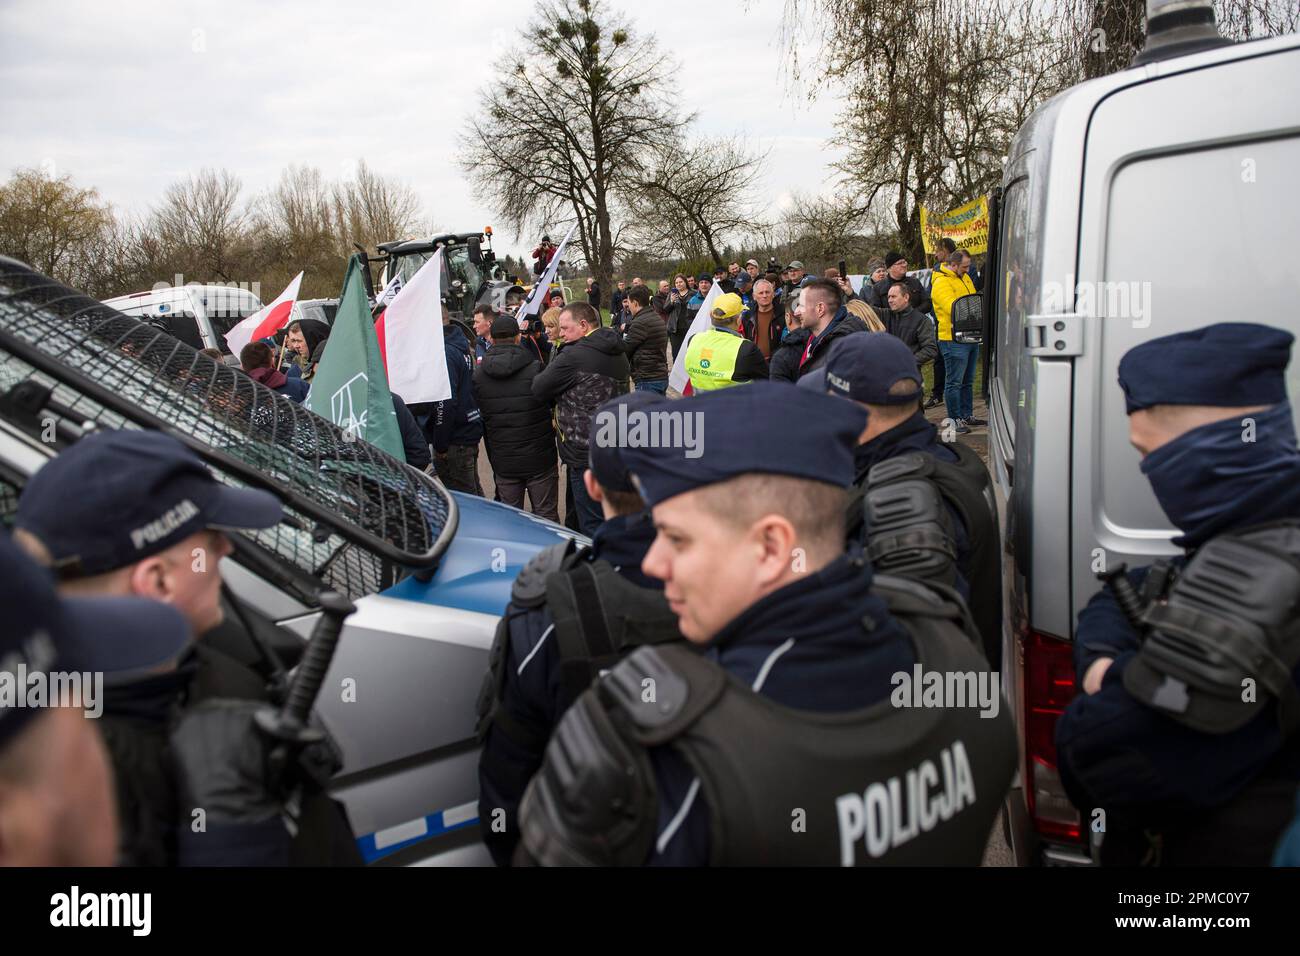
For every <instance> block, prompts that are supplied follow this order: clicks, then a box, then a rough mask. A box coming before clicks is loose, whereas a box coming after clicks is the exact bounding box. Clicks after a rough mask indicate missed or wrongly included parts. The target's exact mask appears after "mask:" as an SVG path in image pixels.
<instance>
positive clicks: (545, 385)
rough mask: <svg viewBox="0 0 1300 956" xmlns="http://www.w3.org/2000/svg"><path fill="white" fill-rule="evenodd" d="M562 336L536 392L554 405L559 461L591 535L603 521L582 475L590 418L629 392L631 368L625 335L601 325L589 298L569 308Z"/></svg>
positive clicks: (584, 529)
mask: <svg viewBox="0 0 1300 956" xmlns="http://www.w3.org/2000/svg"><path fill="white" fill-rule="evenodd" d="M560 336H561V337H562V338H563V339H564V343H565V344H564V348H562V349H561V350H560V352H559V354H558V355H557V356H556V357H555V358H553V359H552V360H551V364H550V365H548V366H546V368H545V369H543V370H542V372H541V373H540V374H539V375H538V376H537V377H536V378H534V379H533V386H532V388H533V395H534V396H535V397H536V398H538V399H541V400H542V401H544V402H553V403H554V405H555V424H556V426H557V430H558V432H559V437H560V460H561V461H562V462H564V464H565V465H566V466H568V471H569V477H568V481H569V487H570V488H571V489H572V490H573V501H574V506H575V508H576V509H577V512H578V527H579V530H581V531H582V533H583V534H586V535H591V534H595V533H596V529H597V528H599V527H600V524H601V522H602V521H603V520H604V514H603V513H602V512H601V510H600V506H599V505H598V504H596V502H595V501H593V500H592V498H591V495H590V494H588V493H587V488H586V485H585V484H584V483H583V480H582V473H583V472H584V471H585V470H586V468H587V439H588V432H589V431H590V430H591V417H592V416H593V415H594V414H595V413H596V409H598V408H599V407H600V406H601V405H602V404H604V403H605V402H607V401H609V399H611V398H613V397H614V396H615V395H621V394H623V393H624V392H626V391H628V384H629V380H630V379H631V377H632V372H631V368H630V367H629V366H628V362H627V356H626V355H625V354H623V340H622V339H621V338H620V337H619V335H618V333H617V332H615V331H614V330H613V329H607V328H604V327H602V326H601V324H600V313H599V312H597V311H596V310H595V309H593V308H592V307H591V306H590V305H588V304H587V303H586V302H574V303H572V304H571V305H567V306H565V307H564V311H563V312H561V313H560Z"/></svg>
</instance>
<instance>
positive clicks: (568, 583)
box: [479, 392, 681, 866]
mask: <svg viewBox="0 0 1300 956" xmlns="http://www.w3.org/2000/svg"><path fill="white" fill-rule="evenodd" d="M661 401H662V399H660V397H659V396H657V395H655V394H654V393H652V392H630V393H628V394H626V395H620V396H618V397H616V398H613V399H611V400H610V401H608V402H606V403H605V404H604V405H602V406H601V407H600V408H599V409H598V410H597V412H596V414H595V415H593V416H592V428H591V440H590V442H589V449H590V451H589V456H590V464H591V471H592V474H593V476H594V477H595V479H596V481H598V482H599V483H600V485H601V486H602V487H603V488H604V489H606V490H609V491H616V492H624V493H635V489H634V488H633V486H632V484H631V480H630V477H629V475H628V473H627V466H626V465H625V464H624V462H623V459H622V455H621V449H620V447H619V446H618V445H617V444H614V445H611V444H608V443H605V442H602V441H600V440H598V435H599V431H600V423H601V421H602V419H601V415H602V413H605V412H608V413H610V414H611V415H617V414H618V409H619V407H620V406H624V407H626V409H627V410H628V411H629V412H630V411H635V410H638V409H645V408H648V407H651V406H654V405H655V404H658V403H660V402H661ZM654 537H655V530H654V523H653V521H652V520H651V517H650V514H649V512H648V511H640V512H637V513H635V514H623V515H616V516H614V517H612V518H609V519H607V520H606V521H604V522H603V523H602V524H601V526H600V527H599V528H598V529H597V530H596V533H595V535H593V536H592V539H591V545H590V547H586V548H579V547H576V546H575V545H574V544H573V543H572V542H568V543H565V544H560V545H555V546H554V547H551V548H548V549H546V550H545V551H542V552H540V553H539V554H537V555H536V556H535V557H534V558H533V559H532V560H531V561H530V562H529V563H528V565H527V566H526V567H525V568H524V570H523V571H521V572H520V575H519V578H518V579H517V580H516V581H515V584H514V587H513V589H512V592H511V602H510V604H509V605H508V606H507V607H506V611H505V615H504V616H503V617H502V619H501V623H500V624H499V625H498V627H497V634H496V640H495V642H494V644H493V648H492V653H491V659H490V660H491V663H490V670H489V673H488V675H487V678H486V680H485V682H484V686H483V691H482V693H481V694H480V697H479V736H480V739H481V740H482V742H483V751H482V754H481V757H480V760H479V819H480V821H481V829H482V832H483V839H484V842H485V843H486V844H487V846H488V849H489V850H490V851H491V853H492V857H493V859H494V860H495V861H496V862H497V864H498V865H501V866H506V865H509V863H510V861H511V857H512V856H513V855H514V852H515V847H516V845H517V844H518V842H519V829H518V821H517V817H518V807H519V800H520V798H521V797H522V796H523V794H524V789H525V787H527V785H528V781H529V780H530V779H531V778H532V776H533V774H534V773H536V772H537V768H538V767H539V766H541V763H542V754H543V752H544V750H545V747H546V743H547V741H548V740H550V737H551V732H552V730H553V729H554V728H555V725H556V723H558V722H559V719H560V717H561V715H562V714H563V713H564V711H565V710H567V709H568V707H569V705H570V704H572V703H573V701H574V700H576V699H577V697H578V696H579V694H581V693H582V691H584V690H585V689H586V688H587V685H588V684H590V683H591V681H592V679H593V678H594V677H595V676H596V675H597V674H598V673H599V672H600V671H601V670H603V669H605V668H607V667H610V666H612V665H613V664H614V663H615V662H617V661H618V660H619V659H621V658H622V657H623V656H625V655H626V654H627V653H628V652H630V651H631V649H633V648H634V647H637V646H640V645H641V644H643V643H658V642H665V641H680V640H681V635H680V634H679V633H678V631H677V619H676V616H675V615H673V614H672V612H671V611H670V610H669V608H668V604H667V602H666V601H665V600H664V597H663V583H662V582H660V581H657V580H655V579H653V578H648V577H646V576H645V575H644V574H642V572H641V561H642V559H643V558H644V557H645V554H646V552H647V551H648V550H649V549H650V544H651V542H653V541H654Z"/></svg>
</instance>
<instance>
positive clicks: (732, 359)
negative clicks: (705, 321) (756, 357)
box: [686, 328, 745, 392]
mask: <svg viewBox="0 0 1300 956" xmlns="http://www.w3.org/2000/svg"><path fill="white" fill-rule="evenodd" d="M744 344H745V338H744V336H742V335H741V334H740V333H738V332H732V331H731V330H729V329H719V328H712V329H709V330H708V331H707V332H700V333H699V334H697V335H694V336H692V337H691V341H690V342H689V343H688V344H687V346H686V374H687V375H689V376H690V378H691V389H692V390H693V391H696V392H709V391H713V390H714V389H719V388H727V387H728V386H731V385H742V384H745V383H743V382H737V381H734V380H733V378H732V376H734V375H735V374H736V357H737V356H738V355H739V354H740V347H741V346H742V345H744Z"/></svg>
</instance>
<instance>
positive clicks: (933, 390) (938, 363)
mask: <svg viewBox="0 0 1300 956" xmlns="http://www.w3.org/2000/svg"><path fill="white" fill-rule="evenodd" d="M930 332H931V333H932V334H933V332H934V323H933V322H931V323H930ZM933 365H934V384H933V385H932V386H931V387H930V394H931V395H933V396H935V397H936V398H938V397H939V396H940V395H942V394H943V384H944V382H943V380H944V368H943V355H942V353H941V354H939V355H936V356H935V359H934V363H933Z"/></svg>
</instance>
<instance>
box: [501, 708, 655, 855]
mask: <svg viewBox="0 0 1300 956" xmlns="http://www.w3.org/2000/svg"><path fill="white" fill-rule="evenodd" d="M654 779H655V778H654V771H653V769H652V768H651V766H650V759H649V757H648V756H647V755H646V752H645V749H644V748H643V747H641V746H640V745H639V744H637V743H636V742H634V741H630V740H627V739H626V738H625V737H624V735H623V734H621V733H620V732H619V730H618V729H617V728H616V727H615V726H614V724H613V723H612V722H611V721H610V719H609V714H608V713H607V712H606V710H605V707H604V705H602V704H601V702H600V700H599V699H598V698H597V697H596V695H595V694H594V693H593V692H591V691H588V692H587V693H585V694H583V695H582V697H580V698H578V701H577V702H576V703H575V704H574V705H573V706H572V707H570V708H569V709H568V710H567V711H565V714H564V716H563V717H562V718H561V719H560V723H559V725H558V726H557V727H556V729H555V735H554V736H553V737H552V738H551V742H550V743H549V744H548V745H547V747H546V757H545V759H544V760H543V762H542V767H541V769H540V770H539V771H538V772H537V775H536V776H534V777H533V780H532V782H531V783H530V784H529V785H528V789H527V791H525V793H524V798H523V801H522V802H521V803H520V805H519V833H520V845H521V851H520V852H521V853H522V854H523V855H524V856H525V857H526V858H528V859H529V860H530V861H531V862H534V863H538V864H540V865H542V866H639V865H641V864H642V863H644V862H645V860H646V858H647V856H649V853H650V847H651V845H652V844H653V842H654V837H655V826H656V822H657V816H658V796H657V793H656V790H655V784H654Z"/></svg>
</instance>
